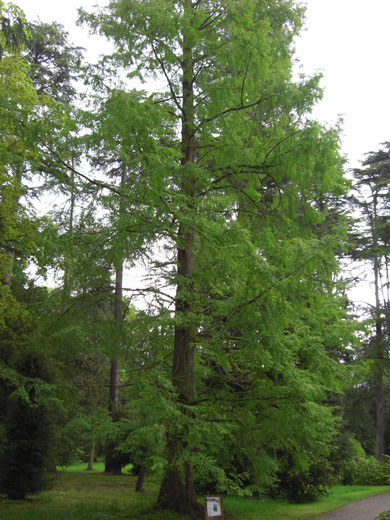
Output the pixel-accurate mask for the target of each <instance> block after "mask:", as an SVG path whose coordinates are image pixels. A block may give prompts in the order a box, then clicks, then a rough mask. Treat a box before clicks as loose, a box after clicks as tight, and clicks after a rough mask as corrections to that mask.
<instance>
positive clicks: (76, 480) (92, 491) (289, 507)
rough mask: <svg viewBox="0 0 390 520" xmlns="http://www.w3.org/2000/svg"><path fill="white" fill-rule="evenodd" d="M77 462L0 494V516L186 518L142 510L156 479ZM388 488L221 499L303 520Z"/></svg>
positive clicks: (239, 517)
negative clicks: (139, 484)
mask: <svg viewBox="0 0 390 520" xmlns="http://www.w3.org/2000/svg"><path fill="white" fill-rule="evenodd" d="M85 467H86V464H77V465H74V466H71V467H69V468H67V469H66V471H60V472H59V473H58V475H57V476H56V477H55V482H54V487H53V488H52V489H51V490H48V491H45V492H42V493H40V494H38V495H36V496H34V497H29V499H28V500H26V501H14V500H7V499H6V498H5V497H2V496H1V495H0V518H1V520H136V519H139V520H141V519H142V520H185V519H184V517H180V516H176V515H173V514H169V513H161V514H159V513H157V512H153V513H147V510H148V509H149V508H150V507H151V506H153V504H154V502H155V499H156V496H157V492H158V487H159V486H158V483H157V482H153V480H150V479H147V481H146V484H145V493H135V491H134V486H135V480H136V479H135V477H132V476H130V475H124V476H118V477H113V476H108V475H105V474H104V473H102V470H103V465H102V464H96V466H95V468H94V471H92V472H91V471H85ZM385 491H390V486H386V487H385V486H377V487H374V486H371V487H369V486H335V487H334V488H333V489H332V490H331V493H330V495H329V496H327V497H325V498H323V499H321V500H319V501H318V502H314V503H312V504H299V505H296V504H289V503H288V502H286V501H281V500H280V501H276V500H258V499H251V498H233V497H226V498H224V506H225V511H226V513H227V514H228V518H231V519H232V520H305V519H309V518H314V517H316V516H318V515H320V514H321V513H324V512H326V511H330V510H332V509H337V508H339V507H341V506H343V505H345V504H349V503H350V502H353V501H355V500H359V499H361V498H365V497H368V496H371V495H376V494H378V493H383V492H385Z"/></svg>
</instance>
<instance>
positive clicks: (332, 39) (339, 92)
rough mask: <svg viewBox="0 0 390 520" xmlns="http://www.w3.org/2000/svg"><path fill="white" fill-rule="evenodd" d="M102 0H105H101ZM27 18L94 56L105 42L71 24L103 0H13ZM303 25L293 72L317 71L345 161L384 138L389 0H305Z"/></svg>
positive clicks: (323, 112) (322, 113)
mask: <svg viewBox="0 0 390 520" xmlns="http://www.w3.org/2000/svg"><path fill="white" fill-rule="evenodd" d="M107 1H108V0H107ZM14 3H16V4H17V5H19V7H21V8H22V9H23V10H24V12H25V13H26V15H27V17H28V19H29V20H30V21H35V20H37V19H38V18H40V19H41V20H42V21H44V22H51V21H58V22H59V23H61V24H63V25H64V26H65V28H66V30H67V31H69V33H70V39H71V41H73V42H74V44H75V45H80V46H83V47H85V48H86V49H87V53H86V57H87V59H89V60H94V59H95V58H96V57H97V56H98V55H99V54H101V53H104V52H105V42H104V40H102V39H98V38H96V37H91V35H89V34H88V30H87V28H80V27H76V25H75V20H76V18H77V8H78V7H80V6H82V7H83V8H84V9H86V10H92V8H93V5H105V4H106V0H66V1H64V2H57V1H53V0H15V1H14ZM303 3H304V4H306V5H307V12H306V29H305V31H304V32H303V33H302V36H301V38H300V39H299V40H298V41H297V42H296V50H297V53H296V58H297V59H299V61H300V66H298V65H297V69H296V70H297V72H304V73H307V74H312V73H313V72H315V71H321V72H322V73H323V75H324V78H323V81H322V86H323V87H324V89H325V96H324V99H323V101H322V102H321V104H320V105H319V106H318V107H317V108H316V109H315V112H314V113H315V116H316V117H317V118H318V119H319V120H320V121H321V122H329V123H334V122H336V121H337V119H338V116H341V117H342V118H343V120H344V124H343V136H342V151H343V153H344V154H345V155H346V156H347V158H348V161H349V162H348V165H349V166H350V167H357V166H359V161H360V160H361V159H362V157H363V154H365V153H367V152H369V151H371V150H376V149H377V148H378V146H379V144H380V143H381V142H384V141H388V140H389V141H390V128H389V127H390V125H389V121H390V96H389V92H388V90H389V84H390V68H389V67H388V52H389V48H390V31H389V30H388V23H389V20H390V2H389V0H371V1H370V2H367V0H306V1H305V2H303Z"/></svg>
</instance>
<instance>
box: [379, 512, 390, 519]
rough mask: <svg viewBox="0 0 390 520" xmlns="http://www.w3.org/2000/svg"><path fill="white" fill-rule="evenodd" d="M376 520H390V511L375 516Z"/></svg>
mask: <svg viewBox="0 0 390 520" xmlns="http://www.w3.org/2000/svg"><path fill="white" fill-rule="evenodd" d="M375 520H390V511H384V512H383V513H381V514H380V515H378V516H376V517H375Z"/></svg>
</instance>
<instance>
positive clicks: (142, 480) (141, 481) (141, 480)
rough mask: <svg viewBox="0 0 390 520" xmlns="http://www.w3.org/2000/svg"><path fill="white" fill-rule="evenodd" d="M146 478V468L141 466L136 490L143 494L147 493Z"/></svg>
mask: <svg viewBox="0 0 390 520" xmlns="http://www.w3.org/2000/svg"><path fill="white" fill-rule="evenodd" d="M145 476H146V467H145V466H144V465H143V464H141V466H140V468H139V472H138V478H137V483H136V484H135V490H136V491H139V492H140V493H143V492H144V491H145V489H144V483H145Z"/></svg>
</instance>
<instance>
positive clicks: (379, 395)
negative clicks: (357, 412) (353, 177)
mask: <svg viewBox="0 0 390 520" xmlns="http://www.w3.org/2000/svg"><path fill="white" fill-rule="evenodd" d="M377 203H378V201H377V194H374V196H373V203H372V205H373V208H372V209H373V211H372V215H373V219H374V221H373V223H372V235H373V242H374V244H373V245H374V250H375V257H374V285H375V357H376V359H375V408H376V445H375V457H376V459H377V460H379V461H383V459H384V454H385V416H384V388H383V386H384V385H383V376H384V374H383V371H384V366H383V362H384V351H383V350H384V349H383V333H382V322H381V300H380V294H379V271H380V265H379V257H378V217H377Z"/></svg>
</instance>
